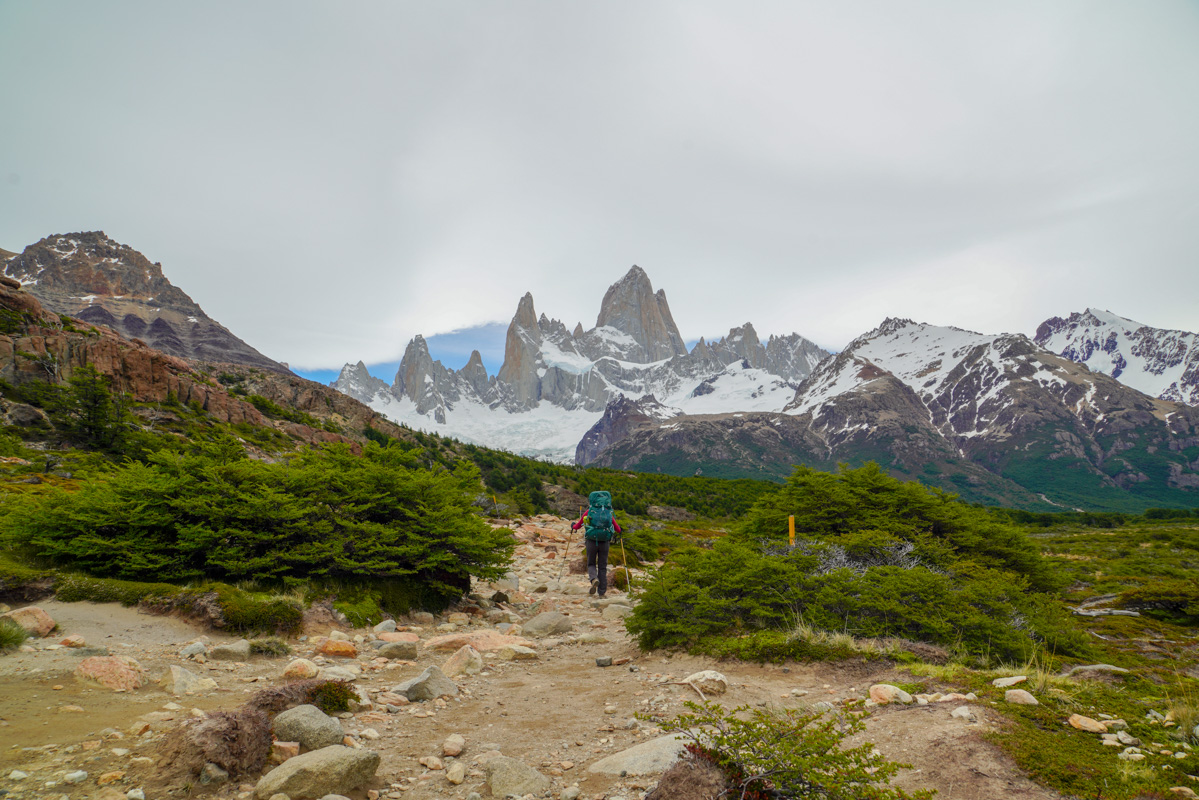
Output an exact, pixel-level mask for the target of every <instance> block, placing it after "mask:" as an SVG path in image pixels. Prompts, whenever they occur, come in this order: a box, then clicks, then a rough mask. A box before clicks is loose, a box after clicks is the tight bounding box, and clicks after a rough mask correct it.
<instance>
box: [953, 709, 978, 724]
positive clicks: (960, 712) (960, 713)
mask: <svg viewBox="0 0 1199 800" xmlns="http://www.w3.org/2000/svg"><path fill="white" fill-rule="evenodd" d="M949 716H951V717H956V718H958V719H964V720H966V721H967V722H977V721H978V717H976V716H974V712H973V711H971V710H970V706H958V707H957V708H955V709H954V710H953V711H951V712H949Z"/></svg>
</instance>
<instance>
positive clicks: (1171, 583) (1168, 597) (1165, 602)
mask: <svg viewBox="0 0 1199 800" xmlns="http://www.w3.org/2000/svg"><path fill="white" fill-rule="evenodd" d="M1119 603H1120V605H1121V606H1123V607H1124V608H1133V609H1137V610H1140V611H1144V612H1146V613H1147V614H1150V615H1152V616H1158V617H1161V618H1163V619H1167V620H1170V621H1173V622H1177V623H1178V624H1182V625H1194V624H1199V580H1195V579H1191V580H1178V579H1175V580H1156V581H1153V582H1152V583H1149V584H1146V585H1144V586H1138V587H1137V588H1135V589H1129V590H1128V591H1125V592H1121V593H1120V598H1119Z"/></svg>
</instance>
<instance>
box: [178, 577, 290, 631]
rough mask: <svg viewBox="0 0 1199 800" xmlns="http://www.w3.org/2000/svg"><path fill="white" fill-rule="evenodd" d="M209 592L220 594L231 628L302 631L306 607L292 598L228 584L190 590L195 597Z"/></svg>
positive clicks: (223, 615) (221, 605)
mask: <svg viewBox="0 0 1199 800" xmlns="http://www.w3.org/2000/svg"><path fill="white" fill-rule="evenodd" d="M208 592H215V593H216V596H217V600H218V603H219V605H220V610H221V615H222V617H223V618H224V622H225V626H226V627H227V628H228V629H229V630H231V631H236V632H238V633H255V632H259V631H266V632H269V633H279V634H290V633H294V632H296V631H298V630H299V629H300V624H301V623H302V622H303V620H304V609H302V608H301V607H300V604H299V603H298V602H296V601H295V600H292V599H290V598H286V597H275V596H272V595H267V594H261V593H257V592H246V591H242V590H241V589H237V588H235V587H233V586H226V585H224V584H210V585H207V586H204V587H200V588H199V589H189V590H187V594H189V595H191V596H192V597H196V596H198V595H201V594H206V593H208Z"/></svg>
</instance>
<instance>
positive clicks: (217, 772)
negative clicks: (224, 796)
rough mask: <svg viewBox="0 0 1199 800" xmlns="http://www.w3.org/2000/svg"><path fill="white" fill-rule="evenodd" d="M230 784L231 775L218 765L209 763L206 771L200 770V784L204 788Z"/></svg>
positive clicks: (205, 768)
mask: <svg viewBox="0 0 1199 800" xmlns="http://www.w3.org/2000/svg"><path fill="white" fill-rule="evenodd" d="M228 782H229V773H228V772H226V771H225V770H223V769H221V768H220V766H218V765H217V764H213V763H211V762H209V763H207V764H205V765H204V769H202V770H200V783H201V785H203V786H220V785H221V784H222V783H228Z"/></svg>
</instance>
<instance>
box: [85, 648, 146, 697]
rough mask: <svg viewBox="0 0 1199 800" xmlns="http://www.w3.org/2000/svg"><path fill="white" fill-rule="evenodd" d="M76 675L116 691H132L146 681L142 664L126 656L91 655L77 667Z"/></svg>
mask: <svg viewBox="0 0 1199 800" xmlns="http://www.w3.org/2000/svg"><path fill="white" fill-rule="evenodd" d="M75 677H76V678H78V679H79V680H81V681H84V682H85V683H92V684H98V685H100V686H103V687H104V688H105V689H112V690H113V691H114V692H131V691H133V690H134V689H139V688H141V685H142V683H143V682H144V678H143V670H142V667H141V664H138V663H137V662H136V661H134V660H133V659H132V658H127V657H126V656H91V657H90V658H85V659H83V661H81V662H79V666H77V667H75Z"/></svg>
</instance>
